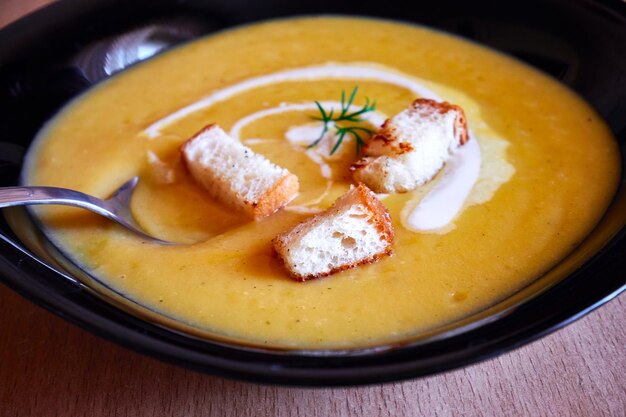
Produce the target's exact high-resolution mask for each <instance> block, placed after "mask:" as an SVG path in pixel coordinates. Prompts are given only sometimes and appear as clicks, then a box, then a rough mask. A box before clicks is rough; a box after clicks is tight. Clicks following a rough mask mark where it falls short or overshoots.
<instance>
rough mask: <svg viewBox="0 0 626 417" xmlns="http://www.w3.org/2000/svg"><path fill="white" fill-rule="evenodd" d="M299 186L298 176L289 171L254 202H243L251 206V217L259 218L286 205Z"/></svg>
mask: <svg viewBox="0 0 626 417" xmlns="http://www.w3.org/2000/svg"><path fill="white" fill-rule="evenodd" d="M299 188H300V184H299V182H298V177H297V176H295V175H294V174H292V173H289V174H287V175H285V176H284V177H282V178H281V179H280V180H278V181H277V182H276V183H275V184H274V186H273V187H272V188H271V189H269V190H268V191H267V192H266V193H265V194H263V195H262V196H260V197H259V198H258V200H257V201H256V202H250V201H244V204H246V205H250V206H251V211H252V217H254V219H255V220H259V219H262V218H263V217H267V216H269V215H270V214H272V213H274V212H276V211H278V210H280V209H281V208H283V207H284V206H286V205H287V204H288V203H289V202H290V201H291V200H292V199H293V198H294V197H295V196H296V194H297V193H298V189H299Z"/></svg>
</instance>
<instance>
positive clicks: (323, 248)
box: [272, 184, 394, 281]
mask: <svg viewBox="0 0 626 417" xmlns="http://www.w3.org/2000/svg"><path fill="white" fill-rule="evenodd" d="M393 239H394V232H393V227H392V225H391V217H390V216H389V212H388V211H387V209H386V208H385V206H383V205H382V203H381V202H380V201H378V199H377V198H376V196H375V195H374V193H373V192H372V191H371V190H369V189H368V188H367V187H366V186H365V185H363V184H359V185H358V186H356V187H354V188H352V189H351V190H350V191H348V192H347V193H346V194H344V195H343V196H341V197H340V198H339V199H337V201H335V203H334V204H333V205H332V207H330V208H329V209H327V210H326V211H324V212H322V213H320V214H318V215H316V216H314V217H311V218H310V219H308V220H306V221H304V222H302V223H300V224H298V225H297V226H296V227H294V228H293V229H292V230H289V231H287V232H285V233H282V234H281V235H279V236H277V237H276V238H274V240H273V241H272V244H273V245H274V249H275V251H276V253H277V254H278V256H280V258H281V259H282V260H283V262H284V264H285V267H286V268H287V270H288V271H289V273H290V275H291V277H292V278H294V279H296V280H298V281H305V280H308V279H312V278H318V277H322V276H326V275H330V274H332V273H335V272H339V271H343V270H345V269H348V268H353V267H355V266H357V265H361V264H366V263H372V262H375V261H377V260H379V259H380V258H382V257H383V256H385V255H390V254H391V253H392V245H393Z"/></svg>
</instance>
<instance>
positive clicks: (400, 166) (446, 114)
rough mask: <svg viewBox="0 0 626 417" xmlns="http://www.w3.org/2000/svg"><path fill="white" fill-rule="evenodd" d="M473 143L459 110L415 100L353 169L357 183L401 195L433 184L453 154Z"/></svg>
mask: <svg viewBox="0 0 626 417" xmlns="http://www.w3.org/2000/svg"><path fill="white" fill-rule="evenodd" d="M468 139H469V132H468V129H467V122H466V119H465V113H464V112H463V109H461V108H460V107H459V106H455V105H453V104H449V103H446V102H437V101H434V100H429V99H417V100H415V101H414V102H413V103H412V104H411V105H410V106H409V108H408V109H406V110H404V111H402V112H400V113H398V114H397V115H395V116H394V117H392V118H391V119H387V120H386V121H385V123H384V124H383V125H382V127H381V129H380V131H379V132H378V133H377V134H376V135H375V136H373V137H372V138H371V139H370V141H369V143H368V144H367V145H366V147H365V149H364V154H365V157H364V158H362V159H361V160H359V161H357V162H356V163H355V164H353V165H352V167H351V168H350V169H351V171H352V175H353V177H354V179H355V180H356V181H360V182H363V183H365V184H366V185H367V186H368V187H370V188H371V189H372V190H373V191H374V192H377V193H396V192H399V193H402V192H407V191H411V190H414V189H415V188H417V187H419V186H420V185H422V184H424V183H426V182H427V181H430V180H431V179H432V178H433V177H434V176H435V175H436V174H437V172H438V171H439V170H440V169H441V168H442V167H443V165H444V163H445V162H446V160H447V159H448V157H449V156H450V154H451V153H452V152H454V150H455V149H456V148H458V147H459V146H461V145H463V144H464V143H465V142H467V140H468Z"/></svg>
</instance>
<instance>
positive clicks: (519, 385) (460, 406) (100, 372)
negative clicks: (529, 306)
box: [0, 0, 626, 417]
mask: <svg viewBox="0 0 626 417" xmlns="http://www.w3.org/2000/svg"><path fill="white" fill-rule="evenodd" d="M51 2H52V0H0V27H2V26H4V25H6V24H8V23H9V22H11V21H12V20H14V19H17V18H19V17H20V16H22V15H24V14H26V13H28V12H30V11H32V10H34V9H36V8H38V7H41V6H43V5H45V4H47V3H51ZM624 323H626V294H623V295H621V296H620V297H618V298H616V299H615V300H613V301H611V302H610V303H608V304H607V305H605V306H603V307H601V308H600V309H598V310H596V311H595V312H593V313H591V314H589V315H587V316H586V317H584V318H582V319H581V320H579V321H577V322H576V323H574V324H572V325H570V326H568V327H566V328H565V329H562V330H560V331H558V332H556V333H553V334H552V335H550V336H547V337H544V338H543V339H541V340H539V341H537V342H534V343H532V344H530V345H526V346H524V347H522V348H520V349H517V350H515V351H513V352H509V353H507V354H504V355H501V356H499V357H497V358H495V359H492V360H489V361H486V362H482V363H479V364H476V365H473V366H469V367H466V368H463V369H459V370H455V371H451V372H447V373H445V374H441V375H436V376H431V377H428V378H423V379H416V380H411V381H407V382H400V383H393V384H386V385H373V386H367V387H358V388H341V389H302V388H286V387H274V386H263V385H256V384H249V383H243V382H237V381H230V380H226V379H221V378H216V377H211V376H207V375H202V374H198V373H195V372H192V371H187V370H184V369H180V368H177V367H174V366H171V365H167V364H164V363H161V362H159V361H157V360H154V359H151V358H147V357H144V356H142V355H140V354H137V353H134V352H131V351H129V350H126V349H124V348H121V347H119V346H117V345H115V344H112V343H110V342H108V341H105V340H102V339H100V338H98V337H96V336H93V335H91V334H89V333H87V332H85V331H82V330H80V329H78V328H77V327H74V326H72V325H70V324H68V323H67V322H65V321H63V320H62V319H60V318H58V317H56V316H54V315H52V314H50V313H48V312H47V311H45V310H43V309H41V308H39V307H37V306H35V305H33V304H31V303H30V302H28V301H26V300H24V299H23V298H21V297H20V296H19V295H17V294H15V293H14V292H12V291H10V290H9V289H7V288H6V287H4V286H2V285H0V417H25V416H29V417H30V416H46V417H48V416H49V417H55V416H59V417H71V416H92V417H98V416H107V417H110V416H186V417H193V416H255V417H263V416H281V417H282V416H320V417H322V416H323V417H327V416H508V417H511V416H626V348H625V346H626V326H625V325H624Z"/></svg>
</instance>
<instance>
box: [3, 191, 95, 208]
mask: <svg viewBox="0 0 626 417" xmlns="http://www.w3.org/2000/svg"><path fill="white" fill-rule="evenodd" d="M31 204H61V205H66V206H75V207H82V208H85V209H88V210H92V211H96V212H97V213H101V214H102V213H103V212H106V210H104V209H103V208H102V207H100V206H101V205H102V200H100V199H99V198H96V197H92V196H90V195H87V194H84V193H81V192H80V191H74V190H68V189H65V188H57V187H4V188H0V208H5V207H12V206H25V205H31Z"/></svg>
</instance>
